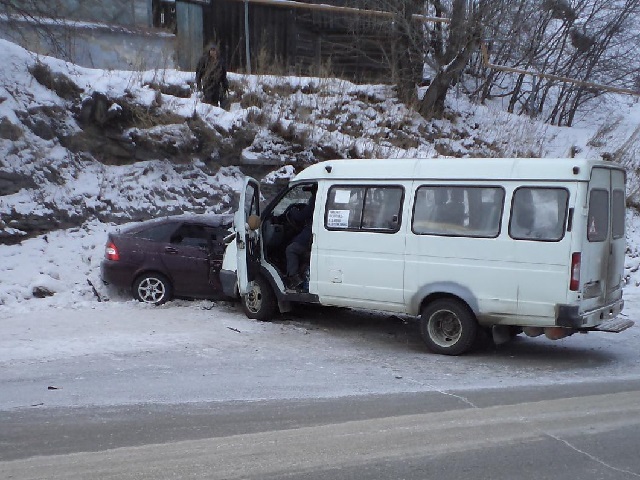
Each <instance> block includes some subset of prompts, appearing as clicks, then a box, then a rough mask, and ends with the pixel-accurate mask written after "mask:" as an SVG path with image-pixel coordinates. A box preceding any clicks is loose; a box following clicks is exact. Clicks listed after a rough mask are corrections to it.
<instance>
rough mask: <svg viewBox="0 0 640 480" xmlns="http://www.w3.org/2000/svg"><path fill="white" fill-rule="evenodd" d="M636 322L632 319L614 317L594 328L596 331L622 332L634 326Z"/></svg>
mask: <svg viewBox="0 0 640 480" xmlns="http://www.w3.org/2000/svg"><path fill="white" fill-rule="evenodd" d="M634 324H635V322H634V321H632V320H623V319H617V318H614V319H611V320H607V321H606V322H603V323H601V324H600V325H598V326H597V327H594V328H593V330H594V331H596V332H611V333H620V332H622V331H623V330H626V329H627V328H629V327H633V325H634Z"/></svg>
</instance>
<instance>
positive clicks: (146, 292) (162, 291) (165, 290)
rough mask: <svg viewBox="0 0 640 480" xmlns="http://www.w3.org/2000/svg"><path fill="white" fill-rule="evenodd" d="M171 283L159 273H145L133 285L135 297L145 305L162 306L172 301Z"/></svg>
mask: <svg viewBox="0 0 640 480" xmlns="http://www.w3.org/2000/svg"><path fill="white" fill-rule="evenodd" d="M171 295H172V290H171V282H169V279H167V277H165V276H164V275H161V274H159V273H145V274H144V275H141V276H140V277H138V278H137V279H136V281H135V282H134V284H133V297H134V298H135V299H137V300H139V301H141V302H143V303H150V304H152V305H162V304H163V303H165V302H167V301H169V300H171Z"/></svg>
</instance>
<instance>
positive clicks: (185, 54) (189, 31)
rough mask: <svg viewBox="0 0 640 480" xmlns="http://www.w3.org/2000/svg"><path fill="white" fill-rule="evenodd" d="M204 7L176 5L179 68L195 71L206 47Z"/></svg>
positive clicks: (186, 4) (191, 4) (185, 4)
mask: <svg viewBox="0 0 640 480" xmlns="http://www.w3.org/2000/svg"><path fill="white" fill-rule="evenodd" d="M202 8H203V7H202V5H199V4H195V3H185V2H177V3H176V22H177V30H178V35H177V42H176V50H177V57H178V68H180V69H182V70H195V69H196V65H197V64H198V60H199V59H200V56H201V55H202V48H203V45H204V32H203V22H202V19H203V12H202Z"/></svg>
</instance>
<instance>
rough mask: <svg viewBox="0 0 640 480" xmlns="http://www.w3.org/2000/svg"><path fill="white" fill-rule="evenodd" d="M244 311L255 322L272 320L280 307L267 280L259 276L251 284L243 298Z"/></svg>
mask: <svg viewBox="0 0 640 480" xmlns="http://www.w3.org/2000/svg"><path fill="white" fill-rule="evenodd" d="M241 303H242V310H244V313H245V315H246V316H247V317H249V318H253V319H254V320H260V321H267V320H271V318H272V317H273V315H274V314H275V312H276V307H277V306H278V304H277V302H276V297H275V294H274V293H273V289H272V288H271V285H269V282H268V281H267V279H266V278H264V277H263V276H257V277H256V279H255V280H254V281H252V282H250V283H249V289H248V290H247V293H245V294H244V295H242V298H241Z"/></svg>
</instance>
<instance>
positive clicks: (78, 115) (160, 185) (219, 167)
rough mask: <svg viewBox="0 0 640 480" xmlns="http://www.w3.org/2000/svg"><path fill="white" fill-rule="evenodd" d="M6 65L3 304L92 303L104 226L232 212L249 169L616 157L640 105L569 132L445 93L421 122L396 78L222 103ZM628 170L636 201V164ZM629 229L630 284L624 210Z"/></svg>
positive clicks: (252, 93) (628, 101)
mask: <svg viewBox="0 0 640 480" xmlns="http://www.w3.org/2000/svg"><path fill="white" fill-rule="evenodd" d="M0 62H1V63H2V65H3V68H2V69H1V70H0V309H2V308H3V305H4V306H5V308H6V307H9V308H12V309H13V308H17V306H18V305H20V306H21V308H29V307H27V305H29V304H30V301H31V300H32V299H33V298H34V295H33V292H34V288H36V287H38V286H47V287H48V288H49V289H50V290H52V291H54V292H56V296H55V297H52V298H49V299H47V300H39V299H38V301H39V302H45V303H47V304H51V305H62V304H64V305H71V304H76V303H78V302H84V301H88V302H94V301H95V300H96V298H95V296H94V295H93V292H92V290H91V287H90V286H89V285H88V283H87V279H90V280H92V281H93V282H94V284H97V275H98V265H99V262H100V260H101V258H102V255H103V247H104V241H105V239H106V232H107V231H108V230H111V229H113V228H115V225H116V224H122V223H127V222H130V221H137V220H142V219H147V218H151V217H155V216H158V215H165V214H172V213H182V212H186V211H189V212H196V213H203V212H210V213H211V212H214V213H217V212H229V211H231V210H233V209H234V208H235V202H236V193H237V190H238V188H239V185H240V182H241V180H242V178H243V176H244V175H245V174H250V175H253V176H257V177H260V178H262V179H263V182H264V183H272V182H274V181H277V180H278V179H280V178H288V177H291V176H292V175H293V174H295V172H297V171H299V170H301V169H303V168H304V167H305V166H306V165H308V164H310V163H314V162H316V161H319V160H325V159H328V158H349V157H351V158H353V157H373V158H375V157H393V158H399V157H426V156H441V155H449V156H492V157H498V156H535V157H558V156H568V155H569V154H570V153H571V152H573V153H574V154H575V155H577V156H585V157H587V156H600V155H601V154H603V153H606V154H608V155H611V156H616V155H615V154H616V152H619V151H621V149H626V150H625V151H626V152H627V155H626V156H624V157H620V155H617V157H620V158H626V159H629V158H633V157H634V155H635V153H636V150H635V149H636V148H637V146H636V144H637V143H638V141H637V140H638V139H637V137H638V135H639V133H638V132H639V130H638V125H639V123H640V105H639V104H638V103H637V102H636V101H634V100H633V99H632V98H630V97H620V96H617V97H614V96H607V102H608V103H604V102H603V103H602V104H601V105H600V106H599V107H598V110H597V111H593V112H584V115H583V117H582V119H581V120H580V121H579V122H578V123H577V126H576V127H573V128H557V127H551V126H548V125H545V124H542V123H540V122H537V121H535V120H532V119H530V118H528V117H526V116H514V115H510V114H507V113H504V111H503V108H502V106H501V105H499V104H492V105H482V106H480V105H475V104H472V103H471V102H470V101H469V100H468V99H467V98H466V97H465V96H464V95H462V94H460V93H456V92H452V94H451V96H450V99H449V109H450V113H449V114H448V115H447V118H446V119H444V120H438V121H433V122H427V121H425V120H424V119H423V118H422V117H420V116H419V115H417V114H416V113H415V112H413V111H412V110H410V109H408V108H407V107H405V106H404V105H403V104H401V103H400V102H399V101H398V100H397V99H396V98H395V96H394V91H393V88H392V87H390V86H385V85H355V84H352V83H349V82H346V81H343V80H335V79H325V78H295V77H285V78H283V77H268V76H244V75H236V74H230V83H231V91H230V101H231V106H230V108H229V110H228V111H226V110H223V109H220V108H217V107H213V106H211V105H208V104H204V103H202V102H201V101H200V98H199V94H197V93H195V92H194V91H193V77H194V75H193V73H190V72H179V71H169V70H167V71H164V70H162V71H161V70H154V71H147V72H130V71H101V70H92V69H86V68H81V67H78V66H75V65H71V64H68V63H65V62H62V61H60V60H57V59H53V58H43V57H40V58H38V57H36V56H34V55H32V54H30V53H29V52H27V51H25V50H23V49H22V48H20V47H18V46H16V45H14V44H11V43H8V42H6V41H0ZM639 153H640V152H639ZM627 166H628V170H629V172H630V177H631V182H630V184H629V187H630V191H629V193H630V195H631V197H632V200H633V201H634V202H638V199H637V198H635V196H636V193H637V191H638V182H637V180H636V178H635V171H636V166H635V165H634V164H631V163H629V164H628V165H627ZM271 191H273V189H272V190H271ZM265 192H267V193H266V194H267V195H268V194H269V189H268V188H267V189H265ZM628 226H629V229H628V231H629V238H628V245H629V255H628V259H627V273H628V278H629V281H630V284H631V285H634V284H637V283H638V282H640V276H638V279H639V280H636V275H637V270H638V265H639V264H640V247H639V246H638V245H640V242H639V241H638V238H639V237H638V236H639V235H640V224H638V222H637V219H636V217H635V216H634V214H631V213H630V214H629V222H628ZM3 243H4V245H3ZM42 305H44V303H40V306H42Z"/></svg>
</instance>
